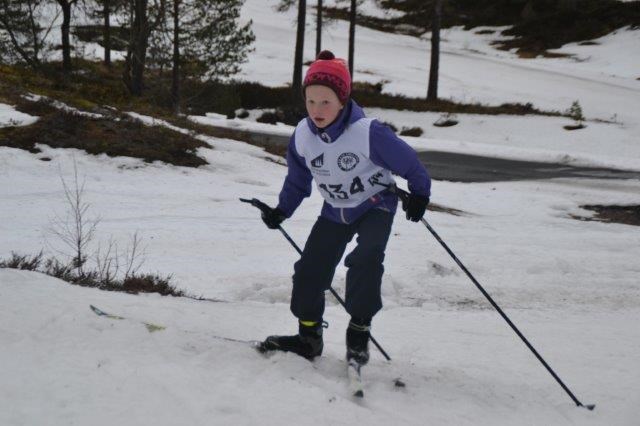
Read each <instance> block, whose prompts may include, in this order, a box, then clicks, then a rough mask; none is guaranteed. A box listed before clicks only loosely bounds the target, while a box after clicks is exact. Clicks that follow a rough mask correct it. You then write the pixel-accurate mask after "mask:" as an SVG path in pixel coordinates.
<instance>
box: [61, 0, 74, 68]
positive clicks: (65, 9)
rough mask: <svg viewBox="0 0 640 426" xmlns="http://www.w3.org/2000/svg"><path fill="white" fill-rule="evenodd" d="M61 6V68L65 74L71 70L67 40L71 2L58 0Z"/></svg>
mask: <svg viewBox="0 0 640 426" xmlns="http://www.w3.org/2000/svg"><path fill="white" fill-rule="evenodd" d="M58 4H59V5H60V7H62V26H61V27H60V30H61V32H62V69H63V70H64V72H65V74H67V73H69V72H70V71H71V42H70V41H69V28H70V27H71V5H72V4H73V2H69V1H67V0H58Z"/></svg>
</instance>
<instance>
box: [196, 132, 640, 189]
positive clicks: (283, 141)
mask: <svg viewBox="0 0 640 426" xmlns="http://www.w3.org/2000/svg"><path fill="white" fill-rule="evenodd" d="M208 129H209V130H210V133H211V134H212V136H217V137H223V138H230V139H236V140H241V141H245V142H249V143H252V144H255V145H259V146H263V147H271V148H275V149H276V151H278V152H284V149H285V148H286V146H287V144H288V143H289V136H282V135H276V134H270V133H266V132H256V131H248V130H241V129H234V128H227V127H217V126H209V127H208ZM418 157H419V158H420V161H422V163H423V164H425V165H426V166H427V168H428V170H429V174H430V175H431V177H432V178H433V179H436V180H447V181H451V182H499V181H518V180H540V179H555V178H585V179H638V180H640V172H637V171H628V170H616V169H607V168H601V167H577V166H571V165H567V164H560V163H540V162H535V161H519V160H505V159H499V158H491V157H483V156H479V155H467V154H456V153H451V152H442V151H420V152H418Z"/></svg>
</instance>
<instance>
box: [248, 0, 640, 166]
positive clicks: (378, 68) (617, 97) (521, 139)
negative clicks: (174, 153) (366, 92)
mask: <svg viewBox="0 0 640 426" xmlns="http://www.w3.org/2000/svg"><path fill="white" fill-rule="evenodd" d="M265 3H267V4H269V5H274V4H275V3H277V2H276V1H275V0H268V1H264V0H247V2H246V3H245V6H244V8H243V17H244V18H245V19H249V18H251V19H253V29H254V32H255V33H256V36H257V40H256V44H255V47H256V49H255V52H253V53H252V55H251V57H250V58H249V62H248V63H247V64H246V65H245V66H244V68H243V69H244V71H243V73H242V74H241V77H242V78H244V79H246V80H250V81H259V82H261V83H263V84H267V85H285V84H288V83H289V82H290V81H291V74H292V61H293V53H294V52H293V46H294V45H295V17H296V11H295V8H294V9H292V10H291V11H289V12H288V13H285V14H282V13H277V12H275V11H274V9H273V7H266V6H265ZM370 3H371V2H367V3H366V6H365V7H366V9H365V10H366V11H367V13H369V14H374V12H373V11H374V7H373V6H372V5H371V4H370ZM308 5H309V6H308V7H309V13H308V19H307V21H308V22H309V23H308V25H307V31H306V34H305V61H311V60H312V59H313V56H314V52H315V20H314V19H315V15H314V12H313V10H314V9H313V6H314V5H315V2H308ZM486 29H488V27H482V28H475V29H473V30H471V31H464V30H463V29H462V28H459V27H455V28H450V29H446V30H443V32H442V55H441V59H440V82H439V94H440V96H441V97H443V98H449V99H453V100H456V101H459V102H480V103H484V104H490V105H498V104H501V103H504V102H515V103H523V104H524V103H527V102H531V103H532V104H533V105H534V106H535V107H537V108H540V109H545V110H555V111H565V110H567V109H568V108H569V107H570V106H571V104H572V103H573V102H574V101H576V100H577V101H579V103H580V105H581V106H582V109H583V112H584V115H585V117H586V118H587V119H588V121H587V123H586V124H587V128H586V129H582V130H578V131H566V130H564V129H563V126H564V125H566V124H572V122H571V120H569V119H566V118H546V117H537V116H526V117H505V116H488V115H483V116H478V115H459V116H458V119H459V121H460V124H459V125H457V126H454V127H448V128H440V129H439V128H436V127H433V126H432V123H433V122H435V121H436V120H437V118H438V116H437V115H436V114H432V113H413V112H398V111H383V110H380V109H373V110H368V111H367V112H368V113H369V114H370V115H372V116H374V117H380V118H382V119H384V120H386V121H389V122H392V123H393V124H395V125H396V126H397V127H398V128H401V127H402V126H405V127H414V126H420V127H422V129H423V130H424V131H425V134H424V136H425V137H426V138H430V139H434V138H435V139H439V140H441V141H444V142H445V143H444V144H438V145H437V146H435V147H432V146H431V145H432V142H431V141H428V140H425V141H421V142H418V143H417V145H414V146H416V147H418V148H423V149H429V148H432V149H433V148H437V149H444V150H447V149H448V146H452V148H451V149H452V150H453V149H455V150H459V149H461V148H462V149H469V150H470V151H471V152H473V153H486V154H488V155H492V156H496V155H497V156H501V157H507V158H522V157H523V155H524V156H526V157H530V158H533V157H531V156H534V157H535V158H536V159H541V160H545V161H558V160H562V159H564V160H562V161H567V160H568V161H574V162H576V163H580V164H593V165H608V166H613V167H619V168H631V169H636V170H637V169H640V81H638V80H637V78H640V49H637V48H635V46H637V45H638V42H639V41H640V31H637V30H636V31H632V30H630V29H628V28H623V29H620V30H618V31H616V32H615V33H612V34H609V35H607V36H605V37H602V38H601V39H598V40H596V42H597V43H599V44H598V45H593V46H578V45H577V44H570V45H567V46H564V47H563V48H562V49H559V50H558V52H561V53H570V54H574V55H576V56H575V57H572V58H557V59H533V60H523V59H519V58H518V57H517V55H516V54H515V53H513V52H504V51H500V50H497V49H495V48H494V47H493V46H491V42H492V41H494V40H496V39H499V38H501V37H502V36H499V35H497V33H495V34H483V35H478V34H476V33H477V32H478V31H480V30H486ZM493 29H495V30H496V31H497V32H499V30H501V29H504V28H503V27H499V28H493ZM323 31H324V32H323V48H328V49H331V50H333V51H334V52H335V53H336V54H337V55H338V56H342V57H347V52H348V23H346V22H341V21H339V22H334V23H332V24H330V25H328V26H326V27H325V28H324V29H323ZM429 48H430V44H429V40H428V38H424V39H417V38H415V37H409V36H394V35H390V34H386V33H380V32H378V31H374V30H370V29H367V28H360V27H358V29H357V32H356V50H355V51H356V58H355V73H354V79H355V80H356V81H368V82H372V83H377V82H380V81H384V82H386V84H385V85H384V92H386V93H394V94H402V95H406V96H411V97H421V96H425V95H426V91H427V77H428V70H429ZM356 100H357V99H356ZM593 120H604V121H606V122H601V121H593ZM447 141H449V142H450V143H449V144H447V143H446V142H447ZM461 142H463V143H464V144H465V145H464V146H463V147H460V146H459V145H460V143H461ZM520 149H525V151H526V152H525V153H519V152H518V151H519V150H520ZM532 150H540V151H541V152H539V153H537V154H536V153H535V152H532Z"/></svg>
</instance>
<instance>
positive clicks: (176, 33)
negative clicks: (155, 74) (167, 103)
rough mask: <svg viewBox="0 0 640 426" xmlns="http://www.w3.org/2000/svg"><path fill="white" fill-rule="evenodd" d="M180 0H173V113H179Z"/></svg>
mask: <svg viewBox="0 0 640 426" xmlns="http://www.w3.org/2000/svg"><path fill="white" fill-rule="evenodd" d="M179 12H180V0H173V76H172V77H173V78H172V81H171V103H172V104H173V113H174V114H175V115H176V116H177V115H179V114H180V38H179V37H180V15H179Z"/></svg>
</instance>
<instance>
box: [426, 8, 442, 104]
mask: <svg viewBox="0 0 640 426" xmlns="http://www.w3.org/2000/svg"><path fill="white" fill-rule="evenodd" d="M442 2H443V0H436V3H435V4H434V7H433V21H432V23H431V67H430V70H429V88H428V89H427V100H428V101H435V100H438V70H439V67H440V22H441V19H442Z"/></svg>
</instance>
